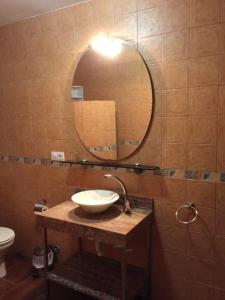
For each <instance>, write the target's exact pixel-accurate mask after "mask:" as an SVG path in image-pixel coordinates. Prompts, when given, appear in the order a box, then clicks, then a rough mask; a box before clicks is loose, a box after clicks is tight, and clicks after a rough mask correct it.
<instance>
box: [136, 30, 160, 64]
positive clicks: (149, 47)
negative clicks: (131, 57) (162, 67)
mask: <svg viewBox="0 0 225 300" xmlns="http://www.w3.org/2000/svg"><path fill="white" fill-rule="evenodd" d="M138 50H139V51H140V53H141V55H142V56H143V57H144V59H145V60H148V61H149V62H150V63H151V64H155V63H160V62H162V36H161V35H155V36H150V37H147V38H142V39H139V41H138Z"/></svg>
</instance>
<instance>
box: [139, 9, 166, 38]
mask: <svg viewBox="0 0 225 300" xmlns="http://www.w3.org/2000/svg"><path fill="white" fill-rule="evenodd" d="M161 13H162V9H161V7H156V8H152V9H147V10H143V11H140V12H139V14H138V37H146V36H149V35H155V34H160V33H161V31H162V29H161V28H162V25H161V22H162V20H161Z"/></svg>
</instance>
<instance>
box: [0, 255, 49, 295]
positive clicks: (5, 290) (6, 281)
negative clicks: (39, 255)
mask: <svg viewBox="0 0 225 300" xmlns="http://www.w3.org/2000/svg"><path fill="white" fill-rule="evenodd" d="M6 266H7V275H6V277H5V278H3V279H0V300H44V299H46V298H44V295H45V294H46V284H45V280H44V279H42V278H33V277H32V276H31V260H28V259H26V258H24V257H21V256H19V255H16V256H13V257H11V258H8V259H7V260H6Z"/></svg>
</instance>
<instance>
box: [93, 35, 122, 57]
mask: <svg viewBox="0 0 225 300" xmlns="http://www.w3.org/2000/svg"><path fill="white" fill-rule="evenodd" d="M91 47H92V49H94V50H95V51H96V52H98V53H100V54H102V55H104V56H106V57H108V58H114V57H115V56H117V55H119V54H120V52H121V50H122V41H121V40H120V39H117V38H109V37H107V36H105V35H98V36H96V37H95V38H93V40H92V41H91Z"/></svg>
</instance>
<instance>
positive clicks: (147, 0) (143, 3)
mask: <svg viewBox="0 0 225 300" xmlns="http://www.w3.org/2000/svg"><path fill="white" fill-rule="evenodd" d="M137 3H138V9H139V10H142V9H148V8H153V7H156V6H159V5H161V4H162V3H163V0H137Z"/></svg>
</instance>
